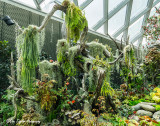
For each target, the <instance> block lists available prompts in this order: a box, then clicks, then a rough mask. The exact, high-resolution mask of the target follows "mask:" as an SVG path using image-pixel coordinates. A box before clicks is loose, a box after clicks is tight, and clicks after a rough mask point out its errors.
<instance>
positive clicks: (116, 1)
mask: <svg viewBox="0 0 160 126" xmlns="http://www.w3.org/2000/svg"><path fill="white" fill-rule="evenodd" d="M122 1H124V0H109V4H108V12H110V11H111V10H113V9H114V8H116V6H117V5H118V4H120V3H121V2H122Z"/></svg>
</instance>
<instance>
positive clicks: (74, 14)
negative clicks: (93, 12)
mask: <svg viewBox="0 0 160 126" xmlns="http://www.w3.org/2000/svg"><path fill="white" fill-rule="evenodd" d="M62 5H63V6H67V11H66V16H65V21H66V26H67V39H68V40H67V41H68V42H69V39H73V42H75V43H76V42H77V41H78V39H79V38H80V32H81V31H83V30H84V28H85V27H87V26H88V22H87V20H86V18H85V15H84V14H83V13H82V11H81V10H80V9H79V7H77V6H76V5H75V4H74V3H71V2H70V1H69V0H64V1H63V3H62Z"/></svg>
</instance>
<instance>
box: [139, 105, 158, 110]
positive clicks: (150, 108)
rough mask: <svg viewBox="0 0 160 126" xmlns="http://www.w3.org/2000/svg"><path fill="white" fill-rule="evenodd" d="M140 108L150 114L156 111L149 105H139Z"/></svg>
mask: <svg viewBox="0 0 160 126" xmlns="http://www.w3.org/2000/svg"><path fill="white" fill-rule="evenodd" d="M141 108H143V109H144V110H146V111H150V112H155V111H156V109H155V107H153V106H151V105H144V104H141Z"/></svg>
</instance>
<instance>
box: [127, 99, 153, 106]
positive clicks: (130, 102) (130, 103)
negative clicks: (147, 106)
mask: <svg viewBox="0 0 160 126" xmlns="http://www.w3.org/2000/svg"><path fill="white" fill-rule="evenodd" d="M141 102H150V100H145V99H138V100H134V101H132V100H129V104H128V105H129V106H134V105H137V104H138V103H141Z"/></svg>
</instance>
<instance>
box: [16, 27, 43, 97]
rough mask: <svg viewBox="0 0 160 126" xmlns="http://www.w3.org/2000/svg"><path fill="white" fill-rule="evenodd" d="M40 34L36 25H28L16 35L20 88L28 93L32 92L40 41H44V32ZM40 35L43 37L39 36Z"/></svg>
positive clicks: (40, 45)
mask: <svg viewBox="0 0 160 126" xmlns="http://www.w3.org/2000/svg"><path fill="white" fill-rule="evenodd" d="M40 34H41V33H38V31H37V27H36V26H33V25H30V26H29V27H28V28H25V29H24V31H23V32H22V34H20V35H19V36H18V37H17V43H16V45H17V52H18V61H17V64H21V66H19V67H21V69H20V70H19V71H20V72H19V73H20V75H19V76H20V77H19V78H20V79H21V85H22V88H23V89H25V91H26V92H28V93H29V94H32V92H33V85H32V83H33V80H34V78H35V76H36V73H35V68H36V67H37V66H38V62H39V52H40V51H41V47H42V46H43V42H42V41H44V32H42V34H41V35H40ZM40 36H43V37H41V38H40ZM18 69H19V68H18Z"/></svg>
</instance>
